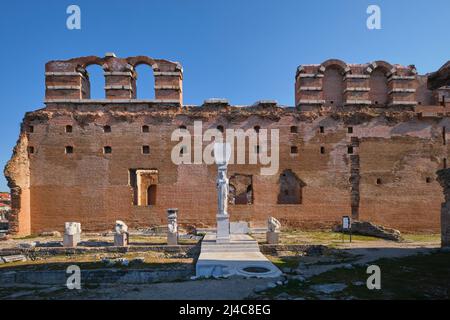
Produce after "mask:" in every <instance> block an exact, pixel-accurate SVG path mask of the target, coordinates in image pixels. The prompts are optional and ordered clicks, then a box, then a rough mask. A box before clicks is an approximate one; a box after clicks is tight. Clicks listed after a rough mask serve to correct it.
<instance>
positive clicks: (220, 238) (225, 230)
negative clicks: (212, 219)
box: [216, 215, 230, 243]
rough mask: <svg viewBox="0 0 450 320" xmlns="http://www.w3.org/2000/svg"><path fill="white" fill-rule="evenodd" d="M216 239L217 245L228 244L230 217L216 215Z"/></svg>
mask: <svg viewBox="0 0 450 320" xmlns="http://www.w3.org/2000/svg"><path fill="white" fill-rule="evenodd" d="M216 218H217V238H216V241H217V242H218V243H227V242H230V217H229V216H228V215H217V216H216Z"/></svg>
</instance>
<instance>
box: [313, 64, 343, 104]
mask: <svg viewBox="0 0 450 320" xmlns="http://www.w3.org/2000/svg"><path fill="white" fill-rule="evenodd" d="M347 71H348V66H347V64H346V63H345V62H344V61H341V60H337V59H330V60H327V61H325V62H324V63H322V64H321V65H320V67H319V72H321V73H323V75H324V77H323V80H322V96H323V100H325V104H326V105H328V106H341V105H342V104H343V103H344V73H345V72H347Z"/></svg>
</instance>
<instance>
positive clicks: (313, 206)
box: [5, 54, 450, 235]
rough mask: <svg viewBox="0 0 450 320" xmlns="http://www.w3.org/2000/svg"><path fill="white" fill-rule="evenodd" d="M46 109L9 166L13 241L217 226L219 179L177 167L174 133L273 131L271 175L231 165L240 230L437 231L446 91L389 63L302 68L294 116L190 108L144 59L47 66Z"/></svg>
mask: <svg viewBox="0 0 450 320" xmlns="http://www.w3.org/2000/svg"><path fill="white" fill-rule="evenodd" d="M92 64H96V65H100V66H101V67H102V68H103V70H104V76H105V84H104V89H105V96H106V99H101V100H93V99H90V82H89V74H88V73H87V71H86V68H87V67H88V66H89V65H92ZM140 64H146V65H148V66H150V67H151V68H152V69H153V74H154V78H155V79H154V80H155V88H154V89H155V99H154V100H139V99H136V97H137V95H136V79H137V73H136V67H137V66H138V65H140ZM45 71H46V73H45V76H46V98H45V108H42V109H39V110H37V111H33V112H29V113H27V114H26V115H25V117H24V120H23V123H22V126H21V133H20V137H19V140H18V142H17V145H16V147H15V148H14V152H13V156H12V158H11V160H10V162H9V163H8V164H7V166H6V168H5V175H6V177H7V179H8V182H9V186H10V188H11V191H12V207H13V212H12V214H11V215H10V217H9V218H10V226H11V232H12V233H16V234H20V235H27V234H30V233H37V232H41V231H49V230H60V231H62V229H63V227H64V222H66V221H78V222H81V224H82V226H83V230H86V231H94V230H106V229H110V228H111V226H112V224H113V223H114V221H116V220H122V221H124V222H126V224H127V225H128V226H130V227H131V228H133V227H149V226H151V225H159V224H165V223H166V210H167V208H178V209H179V214H178V222H179V224H181V225H196V226H208V225H214V224H215V215H216V208H217V203H216V199H217V195H216V188H215V183H216V182H215V179H216V167H215V166H214V165H206V164H183V165H176V164H174V163H173V162H172V161H170V154H171V150H172V148H173V147H174V145H175V144H177V142H174V141H171V134H172V132H173V131H174V130H175V129H177V128H183V129H187V130H191V129H192V126H193V123H194V121H198V120H200V121H203V128H204V129H207V128H221V129H222V130H223V129H224V128H225V129H226V128H242V129H244V130H248V129H252V128H253V129H254V130H259V129H274V128H276V129H279V130H280V165H279V170H278V173H277V174H276V175H272V176H262V175H260V165H259V164H258V165H250V164H247V165H240V164H234V165H233V164H231V165H229V167H228V174H229V177H230V193H231V195H230V199H231V201H232V203H230V205H229V208H228V210H229V213H230V215H231V219H232V220H233V221H238V220H243V221H249V222H250V223H251V224H252V225H265V223H266V220H267V217H268V216H273V217H276V218H277V219H279V220H280V221H281V222H282V224H283V225H285V226H286V225H288V226H293V227H301V228H309V229H312V228H318V227H329V226H331V225H332V224H334V223H336V222H337V221H339V220H340V218H341V217H342V216H343V215H351V216H352V217H353V218H355V219H360V220H365V221H371V222H373V223H378V224H382V225H386V226H389V227H393V228H396V229H399V230H402V231H434V232H436V231H438V230H440V209H441V203H442V202H443V195H442V191H441V188H440V186H439V183H438V182H437V181H436V174H435V172H436V171H437V170H438V169H441V168H446V167H447V159H448V158H449V150H448V147H447V132H448V131H449V130H448V129H449V128H450V122H449V118H448V115H449V113H448V111H447V110H448V108H449V107H450V89H449V87H445V86H444V87H437V88H428V86H427V80H428V76H427V75H418V74H417V71H416V69H415V67H414V66H408V67H404V66H400V65H391V64H389V63H387V62H384V61H376V62H371V63H365V64H347V63H345V62H343V61H340V60H327V61H325V62H324V63H322V64H317V65H303V66H300V67H299V68H298V69H297V72H296V75H295V106H294V107H285V106H280V105H278V104H277V103H276V102H275V101H259V102H256V103H255V104H254V105H251V106H232V105H229V103H228V102H227V101H226V100H223V99H215V100H206V101H205V102H204V103H203V105H200V106H191V105H183V87H182V80H183V70H182V68H181V65H180V64H179V63H175V62H170V61H167V60H155V59H151V58H148V57H143V56H139V57H130V58H116V57H115V56H114V55H113V54H108V55H107V56H106V57H104V58H99V57H82V58H75V59H71V60H67V61H51V62H49V63H47V65H46V69H45Z"/></svg>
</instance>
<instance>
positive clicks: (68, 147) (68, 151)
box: [66, 146, 73, 154]
mask: <svg viewBox="0 0 450 320" xmlns="http://www.w3.org/2000/svg"><path fill="white" fill-rule="evenodd" d="M71 153H73V147H72V146H66V154H71Z"/></svg>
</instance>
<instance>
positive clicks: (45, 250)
mask: <svg viewBox="0 0 450 320" xmlns="http://www.w3.org/2000/svg"><path fill="white" fill-rule="evenodd" d="M147 251H156V252H164V253H191V254H193V255H195V254H196V253H199V252H200V246H199V245H197V244H193V245H174V246H168V245H150V246H128V247H76V248H64V247H34V248H5V249H0V256H9V255H18V254H23V255H26V256H33V255H34V256H51V255H75V254H86V253H127V252H147Z"/></svg>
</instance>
